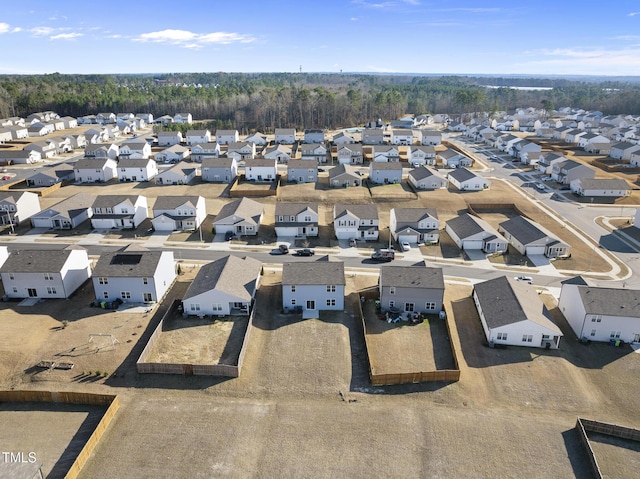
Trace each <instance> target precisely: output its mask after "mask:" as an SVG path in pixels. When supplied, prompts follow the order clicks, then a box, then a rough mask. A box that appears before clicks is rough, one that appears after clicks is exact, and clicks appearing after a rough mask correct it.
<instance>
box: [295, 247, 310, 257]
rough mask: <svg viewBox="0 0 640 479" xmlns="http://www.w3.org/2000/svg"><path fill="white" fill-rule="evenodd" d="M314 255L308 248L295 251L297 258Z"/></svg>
mask: <svg viewBox="0 0 640 479" xmlns="http://www.w3.org/2000/svg"><path fill="white" fill-rule="evenodd" d="M314 254H315V251H313V250H312V249H309V248H305V249H299V250H297V251H296V255H297V256H313V255H314Z"/></svg>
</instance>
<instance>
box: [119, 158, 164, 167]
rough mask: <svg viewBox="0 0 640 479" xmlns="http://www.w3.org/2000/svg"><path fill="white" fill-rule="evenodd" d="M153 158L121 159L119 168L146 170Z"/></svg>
mask: <svg viewBox="0 0 640 479" xmlns="http://www.w3.org/2000/svg"><path fill="white" fill-rule="evenodd" d="M150 161H155V160H152V159H151V158H120V161H118V168H146V166H147V165H148V164H149V162H150Z"/></svg>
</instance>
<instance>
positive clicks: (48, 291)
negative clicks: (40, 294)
mask: <svg viewBox="0 0 640 479" xmlns="http://www.w3.org/2000/svg"><path fill="white" fill-rule="evenodd" d="M47 294H56V288H54V287H51V286H47Z"/></svg>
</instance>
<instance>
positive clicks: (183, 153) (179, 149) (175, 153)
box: [154, 145, 191, 163]
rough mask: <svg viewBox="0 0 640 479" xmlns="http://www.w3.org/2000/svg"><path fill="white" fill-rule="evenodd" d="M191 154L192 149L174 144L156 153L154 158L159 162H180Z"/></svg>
mask: <svg viewBox="0 0 640 479" xmlns="http://www.w3.org/2000/svg"><path fill="white" fill-rule="evenodd" d="M190 155H191V150H190V149H189V148H187V147H186V146H182V145H173V146H170V147H169V148H166V149H164V150H162V151H161V152H159V153H156V155H155V157H154V158H155V160H156V162H157V163H179V162H181V161H184V160H186V159H187V158H189V156H190Z"/></svg>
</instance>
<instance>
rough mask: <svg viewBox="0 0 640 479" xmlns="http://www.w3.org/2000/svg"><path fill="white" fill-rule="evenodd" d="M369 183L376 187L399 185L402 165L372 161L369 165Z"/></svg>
mask: <svg viewBox="0 0 640 479" xmlns="http://www.w3.org/2000/svg"><path fill="white" fill-rule="evenodd" d="M369 181H370V182H372V183H375V184H377V185H387V184H394V183H401V182H402V163H400V162H391V163H386V162H376V161H372V162H371V163H370V164H369Z"/></svg>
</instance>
